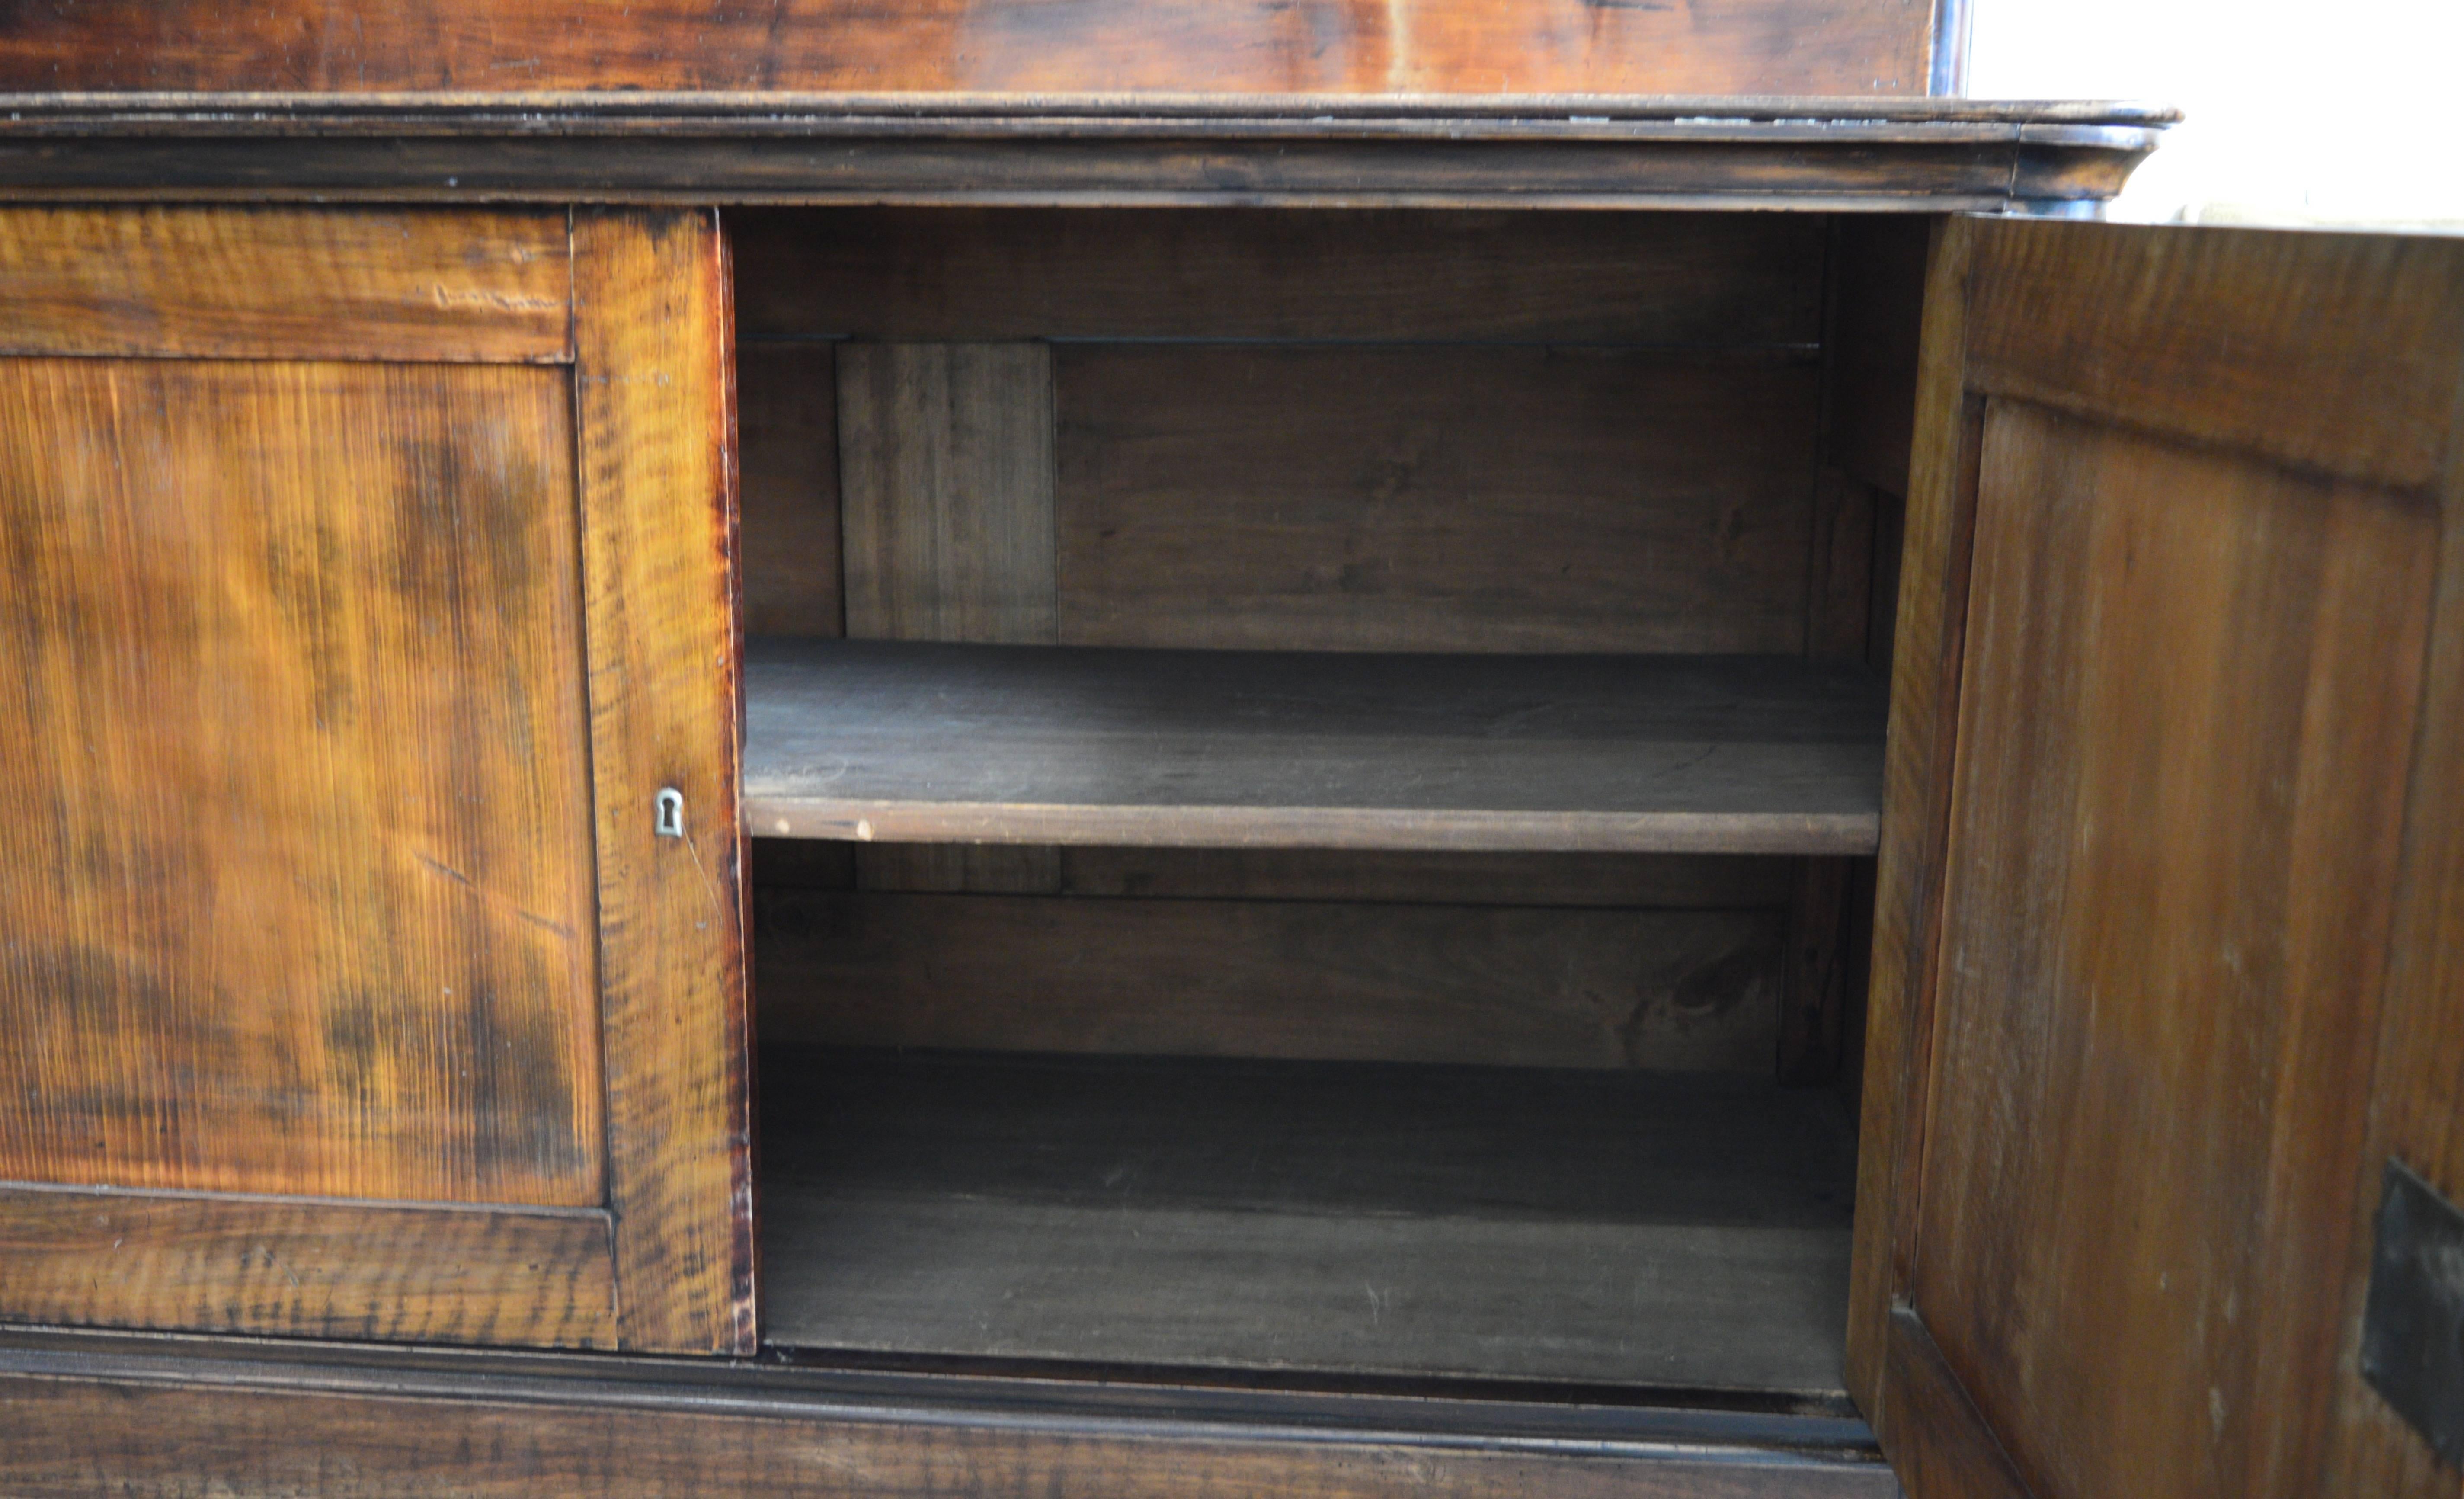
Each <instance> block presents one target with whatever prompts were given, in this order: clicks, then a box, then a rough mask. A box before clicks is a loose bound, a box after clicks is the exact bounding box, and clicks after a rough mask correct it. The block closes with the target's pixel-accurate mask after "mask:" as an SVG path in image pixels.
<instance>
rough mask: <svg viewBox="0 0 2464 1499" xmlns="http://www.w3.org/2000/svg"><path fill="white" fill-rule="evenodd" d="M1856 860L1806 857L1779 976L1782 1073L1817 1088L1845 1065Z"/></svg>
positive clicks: (1782, 1078)
mask: <svg viewBox="0 0 2464 1499" xmlns="http://www.w3.org/2000/svg"><path fill="white" fill-rule="evenodd" d="M1853 863H1854V861H1852V860H1849V859H1799V860H1798V861H1796V866H1797V873H1796V889H1795V891H1794V892H1793V895H1792V898H1791V900H1790V902H1789V912H1788V953H1787V959H1786V966H1785V967H1784V968H1783V969H1782V977H1781V982H1780V1020H1779V1079H1780V1081H1781V1082H1783V1083H1791V1084H1795V1085H1797V1086H1800V1087H1811V1086H1813V1085H1815V1084H1818V1083H1827V1082H1830V1081H1831V1080H1832V1079H1833V1078H1835V1077H1837V1075H1838V1072H1839V1048H1840V1044H1841V1031H1842V1026H1843V1023H1844V1021H1845V1018H1846V1008H1847V989H1848V969H1847V960H1846V959H1847V953H1846V948H1847V937H1848V884H1849V876H1850V873H1851V869H1852V866H1853Z"/></svg>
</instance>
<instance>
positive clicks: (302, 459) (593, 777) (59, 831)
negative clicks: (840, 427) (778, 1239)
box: [0, 209, 751, 1351]
mask: <svg viewBox="0 0 2464 1499" xmlns="http://www.w3.org/2000/svg"><path fill="white" fill-rule="evenodd" d="M721 256H722V247H721V245H720V242H719V240H718V237H717V232H716V226H715V223H714V221H713V220H712V219H711V217H710V216H709V215H707V214H704V215H699V216H693V215H666V216H645V215H624V214H588V215H583V216H580V217H574V216H571V215H568V214H567V213H565V212H563V211H561V210H557V211H551V212H518V213H510V212H509V213H485V214H474V213H446V212H417V211H400V212H395V211H383V212H381V211H366V210H351V211H333V210H318V209H305V210H260V209H7V210H0V546H5V561H0V765H4V766H6V767H7V769H6V774H5V776H0V943H5V948H0V951H5V961H0V1020H5V1026H6V1041H5V1043H0V1319H6V1320H10V1321H31V1322H48V1323H67V1324H82V1325H99V1326H110V1327H134V1328H182V1329H197V1330H209V1331H215V1332H232V1333H263V1334H303V1335H315V1336H325V1337H345V1338H402V1339H420V1340H434V1341H442V1342H463V1343H512V1344H549V1345H566V1346H585V1347H637V1348H657V1349H669V1350H677V1351H686V1350H713V1349H719V1350H740V1349H743V1348H746V1347H747V1346H749V1338H750V1331H751V1329H750V1314H749V1306H750V1285H749V1276H750V1268H749V1267H750V1251H749V1237H748V1232H747V1224H746V1222H745V1211H744V1210H745V1206H746V1201H747V1198H746V1191H745V1185H746V1160H745V1156H746V1149H745V1147H746V1128H745V1111H744V1088H743V1085H742V1080H743V1058H742V1053H743V1045H742V1043H743V1025H742V1020H741V1003H742V1001H741V994H740V988H741V985H740V983H739V982H738V978H739V965H740V957H739V953H740V945H741V937H740V931H739V917H738V907H739V900H738V891H737V881H738V874H737V870H738V865H739V859H738V847H737V845H738V835H737V819H736V809H735V803H736V798H735V786H734V778H735V773H736V772H735V765H736V757H737V713H736V701H735V694H734V689H733V686H732V677H733V666H732V663H733V661H734V639H733V631H734V626H733V623H732V618H733V616H732V611H731V607H730V604H729V579H728V572H727V569H728V565H729V548H730V545H731V526H732V517H731V510H730V507H731V503H732V499H731V496H730V494H729V490H728V482H727V480H728V473H729V470H728V464H727V460H726V451H725V440H726V435H727V427H728V424H727V401H728V395H729V392H728V388H727V383H726V369H727V351H726V340H727V337H728V331H727V327H726V297H725V281H724V266H723V264H722V258H721ZM664 788H672V789H674V790H676V791H678V792H680V793H681V795H682V798H683V818H682V831H683V836H681V837H661V836H659V835H658V831H657V828H656V827H654V819H655V817H656V802H657V799H658V796H659V793H660V792H661V790H662V789H664Z"/></svg>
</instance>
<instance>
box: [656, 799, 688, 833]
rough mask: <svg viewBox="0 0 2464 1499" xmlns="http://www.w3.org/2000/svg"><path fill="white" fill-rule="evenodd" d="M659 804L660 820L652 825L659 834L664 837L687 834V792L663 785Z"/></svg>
mask: <svg viewBox="0 0 2464 1499" xmlns="http://www.w3.org/2000/svg"><path fill="white" fill-rule="evenodd" d="M658 805H659V814H658V821H657V822H655V823H654V824H652V825H651V826H652V827H654V828H655V829H656V830H657V832H658V835H659V836H660V837H662V838H681V837H683V836H684V835H685V794H684V793H683V792H681V791H679V790H677V789H676V788H675V787H673V786H661V787H660V788H659V797H658Z"/></svg>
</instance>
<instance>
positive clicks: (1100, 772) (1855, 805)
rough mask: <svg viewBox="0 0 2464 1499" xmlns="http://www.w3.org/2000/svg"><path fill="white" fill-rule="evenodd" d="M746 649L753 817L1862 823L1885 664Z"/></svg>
mask: <svg viewBox="0 0 2464 1499" xmlns="http://www.w3.org/2000/svg"><path fill="white" fill-rule="evenodd" d="M746 672H747V693H748V710H747V711H748V722H749V731H748V732H749V738H748V740H747V750H746V761H745V787H746V803H745V815H746V818H747V826H748V827H750V828H751V829H752V830H754V831H756V832H759V833H762V834H775V835H780V836H789V837H825V838H842V839H853V840H855V841H858V842H872V841H881V842H918V841H921V842H960V843H968V842H1001V843H1086V844H1109V845H1133V844H1159V845H1206V844H1236V845H1238V844H1258V845H1287V846H1297V847H1317V848H1327V847H1334V848H1345V847H1353V848H1384V849H1558V850H1574V851H1580V850H1596V851H1611V850H1631V851H1666V852H1749V853H1861V852H1866V851H1870V850H1871V849H1872V848H1873V846H1874V837H1875V817H1876V810H1877V809H1876V806H1875V803H1876V801H1877V800H1878V799H1877V796H1876V790H1877V784H1876V783H1877V779H1878V776H1879V772H1880V768H1881V767H1880V763H1879V761H1880V753H1881V746H1880V744H1879V743H1878V742H1877V740H1876V738H1875V737H1874V735H1875V720H1876V718H1877V716H1879V713H1880V710H1881V703H1880V701H1879V695H1880V694H1879V686H1880V684H1879V683H1877V682H1876V681H1875V680H1874V679H1873V677H1872V675H1871V673H1869V672H1866V671H1865V669H1864V668H1862V667H1861V666H1857V665H1842V664H1817V663H1808V662H1804V661H1800V660H1791V659H1786V658H1776V657H1612V656H1537V657H1528V658H1512V657H1503V656H1422V655H1413V656H1405V655H1345V654H1332V653H1323V652H1294V653H1279V652H1235V651H1159V650H1146V651H1107V650H1078V649H1069V648H1063V649H1057V650H1056V649H1054V648H1050V647H1041V648H1038V647H992V646H941V645H922V644H913V643H907V642H888V641H861V642H860V641H780V640H763V641H757V642H754V643H753V645H752V646H751V647H750V648H749V649H748V651H747V655H746Z"/></svg>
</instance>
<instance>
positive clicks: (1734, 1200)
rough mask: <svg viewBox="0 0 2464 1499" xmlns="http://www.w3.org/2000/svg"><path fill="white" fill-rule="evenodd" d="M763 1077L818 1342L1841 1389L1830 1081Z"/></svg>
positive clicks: (929, 1063) (782, 1188)
mask: <svg viewBox="0 0 2464 1499" xmlns="http://www.w3.org/2000/svg"><path fill="white" fill-rule="evenodd" d="M1766 1060H1767V1059H1766ZM763 1068H764V1076H765V1078H775V1079H777V1082H778V1083H779V1084H783V1085H784V1086H783V1087H782V1088H781V1089H780V1095H781V1100H782V1102H781V1106H780V1107H778V1108H775V1109H771V1110H768V1111H766V1112H765V1115H764V1131H763V1141H764V1150H763V1183H764V1188H765V1212H764V1215H763V1220H764V1221H763V1227H762V1233H763V1264H764V1265H765V1266H767V1267H770V1278H771V1290H770V1302H769V1309H770V1310H769V1312H768V1323H769V1328H770V1335H771V1337H772V1338H773V1339H774V1340H777V1341H780V1342H782V1343H785V1344H788V1345H790V1346H806V1347H822V1348H842V1349H863V1348H879V1349H900V1350H906V1351H910V1352H938V1353H943V1354H967V1355H977V1356H986V1355H990V1356H1012V1357H1017V1356H1042V1357H1066V1358H1074V1359H1080V1360H1090V1361H1095V1362H1099V1363H1107V1364H1147V1365H1151V1366H1152V1365H1163V1366H1179V1367H1183V1368H1188V1367H1192V1366H1214V1367H1235V1368H1251V1369H1257V1368H1270V1369H1271V1368H1280V1369H1315V1370H1320V1371H1327V1372H1343V1373H1350V1374H1364V1373H1378V1374H1384V1375H1388V1376H1396V1375H1417V1376H1440V1375H1442V1376H1454V1377H1467V1378H1485V1379H1524V1380H1560V1381H1576V1382H1587V1383H1617V1384H1625V1385H1629V1386H1634V1385H1640V1386H1656V1387H1661V1388H1691V1389H1697V1390H1709V1389H1729V1390H1743V1391H1752V1392H1756V1394H1757V1396H1758V1397H1759V1398H1765V1399H1768V1398H1769V1397H1770V1396H1771V1394H1772V1393H1774V1392H1785V1393H1787V1394H1789V1395H1792V1396H1793V1397H1796V1398H1798V1399H1820V1398H1823V1397H1825V1396H1831V1397H1834V1398H1836V1395H1837V1379H1838V1373H1839V1337H1840V1332H1841V1328H1842V1325H1843V1319H1842V1316H1841V1310H1840V1306H1839V1298H1840V1296H1841V1295H1842V1293H1843V1291H1844V1288H1845V1279H1846V1269H1847V1264H1846V1256H1847V1208H1848V1184H1849V1177H1850V1172H1849V1157H1850V1154H1851V1152H1852V1150H1853V1143H1852V1140H1851V1138H1850V1136H1849V1134H1848V1131H1847V1120H1846V1117H1845V1115H1844V1114H1843V1113H1840V1112H1839V1111H1838V1109H1837V1105H1836V1104H1835V1103H1834V1102H1833V1100H1831V1099H1830V1098H1829V1096H1828V1095H1827V1094H1823V1093H1819V1092H1793V1093H1792V1092H1785V1091H1781V1090H1779V1089H1777V1088H1775V1087H1774V1086H1773V1085H1772V1084H1771V1082H1770V1081H1769V1080H1768V1078H1767V1077H1757V1078H1744V1077H1733V1076H1731V1077H1672V1076H1666V1075H1659V1074H1655V1075H1640V1074H1632V1073H1628V1074H1622V1075H1620V1074H1600V1073H1589V1074H1572V1075H1570V1074H1566V1073H1561V1072H1547V1071H1535V1072H1514V1071H1507V1070H1503V1069H1489V1068H1478V1067H1470V1068H1451V1069H1426V1068H1409V1069H1406V1068H1393V1067H1360V1066H1340V1065H1326V1064H1318V1065H1294V1064H1288V1063H1286V1064H1273V1063H1257V1062H1192V1061H1184V1060H1162V1059H1155V1058H1144V1059H1093V1058H1083V1057H987V1056H975V1055H950V1054H939V1055H914V1054H901V1053H880V1052H853V1053H847V1052H834V1053H824V1054H820V1055H809V1054H793V1055H790V1056H788V1057H780V1056H777V1055H774V1054H770V1053H765V1055H764V1060H763ZM774 1086H777V1085H776V1084H774ZM1569 1137H1573V1138H1578V1139H1581V1140H1583V1141H1585V1142H1586V1146H1585V1149H1584V1150H1583V1151H1582V1152H1581V1153H1580V1154H1579V1155H1578V1156H1573V1157H1570V1155H1569V1153H1568V1152H1567V1149H1566V1142H1567V1140H1568V1138H1569Z"/></svg>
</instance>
